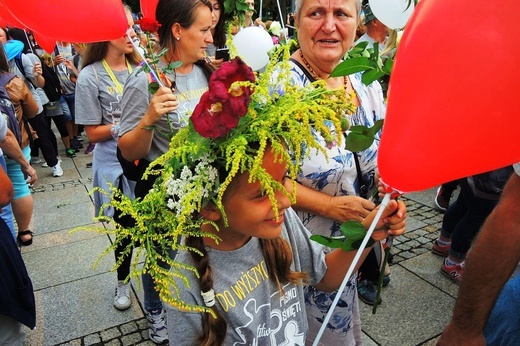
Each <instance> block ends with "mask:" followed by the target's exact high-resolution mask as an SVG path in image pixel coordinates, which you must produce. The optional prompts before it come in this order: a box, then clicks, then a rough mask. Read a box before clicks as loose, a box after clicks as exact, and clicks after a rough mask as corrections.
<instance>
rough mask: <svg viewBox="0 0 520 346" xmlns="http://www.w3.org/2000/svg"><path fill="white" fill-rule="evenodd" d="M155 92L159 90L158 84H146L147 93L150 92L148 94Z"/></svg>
mask: <svg viewBox="0 0 520 346" xmlns="http://www.w3.org/2000/svg"><path fill="white" fill-rule="evenodd" d="M157 90H159V83H157V82H151V83H150V84H148V91H149V92H150V94H152V95H153V94H155V93H156V92H157Z"/></svg>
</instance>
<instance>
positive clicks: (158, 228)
mask: <svg viewBox="0 0 520 346" xmlns="http://www.w3.org/2000/svg"><path fill="white" fill-rule="evenodd" d="M289 56H290V52H289V46H288V45H284V46H281V47H280V48H278V49H277V50H276V51H275V52H274V53H273V55H272V59H271V62H270V64H269V65H268V66H267V69H266V71H265V72H263V73H261V74H260V75H259V76H258V77H257V78H255V74H254V73H253V71H252V70H251V68H249V66H247V65H246V64H245V63H244V62H243V61H242V60H241V59H240V58H234V59H232V60H231V61H229V62H225V63H223V64H222V66H221V67H220V68H219V69H217V70H216V71H215V72H214V73H213V75H212V77H211V78H210V80H209V89H208V91H207V92H206V93H205V94H204V95H203V96H202V98H201V100H200V102H199V104H198V105H197V107H196V108H195V110H194V112H193V114H192V115H191V118H190V123H189V125H188V126H187V127H185V128H183V129H181V130H180V131H179V132H178V133H177V134H176V135H175V136H174V137H173V138H172V140H171V143H170V148H169V150H168V151H167V152H166V153H165V154H164V155H162V156H161V157H159V158H158V159H157V160H155V161H154V162H152V163H151V165H150V166H149V167H148V169H147V171H146V172H145V176H144V178H146V176H148V175H157V176H158V178H157V180H156V182H155V184H154V186H153V188H152V189H151V190H150V192H149V193H148V194H147V195H146V196H145V197H144V198H143V199H136V200H132V199H130V198H128V197H126V196H124V195H123V194H122V193H120V192H119V191H118V190H117V189H115V188H114V189H113V192H114V196H113V198H112V201H111V203H110V205H112V206H114V207H116V208H117V209H119V210H121V211H122V212H123V213H124V214H127V215H130V216H132V217H133V218H134V219H135V220H136V223H135V226H133V227H129V228H128V227H127V228H123V227H121V226H120V225H117V224H116V230H115V231H116V232H117V234H118V237H117V238H116V241H115V242H114V244H113V245H112V246H111V247H110V248H109V249H107V250H106V251H105V253H110V252H111V251H113V249H114V248H115V247H116V246H117V245H119V244H118V242H119V239H124V238H126V237H128V238H130V239H131V244H130V245H129V246H128V251H130V249H131V248H133V247H138V249H137V252H138V253H139V252H140V251H145V252H146V263H145V264H144V266H143V267H142V269H136V268H137V266H136V265H137V263H133V265H132V273H131V275H132V276H135V277H137V276H139V275H140V274H142V273H143V272H148V273H150V275H151V276H152V277H154V279H155V282H156V288H157V289H158V290H159V292H160V295H161V298H162V299H164V300H165V301H166V302H168V303H170V304H172V305H173V306H175V307H177V308H179V309H181V310H186V311H194V310H195V311H206V312H209V309H208V308H207V307H201V306H191V305H186V304H185V303H184V302H182V301H181V300H180V299H179V291H178V288H177V284H176V281H175V279H176V278H181V279H182V280H183V281H184V282H185V283H186V284H188V280H187V278H186V276H185V274H184V271H185V270H190V271H193V272H194V273H195V275H198V274H197V271H196V269H195V268H194V267H191V266H189V265H186V264H184V263H179V262H176V261H175V260H173V259H171V258H170V257H169V256H168V255H167V253H168V250H170V249H173V250H179V251H195V252H198V250H197V249H193V248H189V247H187V246H185V245H184V244H183V243H182V242H181V241H180V238H182V237H186V236H196V237H210V238H213V239H215V240H216V241H218V240H219V238H218V236H217V235H214V234H212V233H206V232H204V231H203V230H202V229H201V226H202V225H203V224H205V223H211V221H208V220H203V219H200V218H198V217H197V214H198V212H199V211H200V210H201V209H202V207H204V206H205V205H206V204H207V203H214V204H215V205H216V206H217V208H218V209H219V210H220V211H221V212H222V215H223V218H224V222H227V219H226V216H225V211H224V207H223V204H222V198H223V195H224V193H225V191H226V189H227V187H228V186H229V184H230V182H231V181H232V179H233V178H234V177H235V176H236V175H237V174H240V173H244V172H247V173H248V174H249V182H259V183H260V186H261V189H262V192H263V193H265V194H266V195H267V196H268V197H269V200H270V201H271V204H272V206H273V209H274V211H275V214H276V215H278V208H277V202H276V198H275V192H276V191H280V190H281V191H284V193H285V194H286V195H287V197H289V198H290V200H291V201H293V202H294V201H295V197H296V196H295V194H294V192H293V193H291V194H290V193H289V192H287V191H286V190H285V189H284V188H283V186H282V185H281V184H280V183H279V182H277V181H275V180H274V179H273V178H272V176H271V175H270V174H268V173H267V172H266V170H265V169H264V168H263V167H262V160H263V155H264V151H265V149H266V147H267V146H268V145H270V146H271V148H272V151H273V152H274V153H275V157H276V158H277V159H278V160H280V161H282V160H283V161H285V162H287V166H288V173H287V175H288V176H289V177H290V178H291V179H292V180H293V181H295V179H296V176H297V174H298V172H299V167H300V165H299V163H300V162H301V160H302V159H303V158H304V157H305V156H306V155H308V154H309V151H310V150H311V149H312V148H315V149H317V150H321V151H323V150H324V149H323V147H322V146H321V145H320V144H319V143H318V141H317V139H316V137H315V132H317V133H320V134H321V135H322V136H323V137H324V138H325V139H326V140H327V141H328V142H333V141H336V140H341V136H336V135H335V134H336V133H340V132H341V131H343V130H345V128H346V127H345V126H346V124H345V122H346V119H345V117H344V116H342V115H344V114H346V113H347V112H350V111H352V110H353V108H352V104H351V103H350V101H349V99H348V98H347V95H346V93H345V91H344V90H327V89H326V87H325V84H324V82H323V81H321V82H320V81H319V82H316V83H313V84H312V85H310V86H308V87H304V88H298V87H295V86H293V85H292V83H291V80H290V74H289V72H290V65H289V63H288V60H289ZM331 129H332V130H331ZM224 170H225V172H226V176H225V177H222V176H220V177H219V172H222V171H224ZM295 190H296V189H293V191H295ZM213 225H214V226H215V227H217V225H215V224H213ZM217 229H218V227H217ZM135 258H136V259H138V258H139V256H138V255H136V256H135ZM119 262H120V261H119ZM119 262H118V263H117V264H116V266H117V265H118V264H119ZM160 262H165V263H167V264H169V265H170V267H171V268H170V269H169V270H167V269H163V268H162V267H161V266H160V265H159V263H160Z"/></svg>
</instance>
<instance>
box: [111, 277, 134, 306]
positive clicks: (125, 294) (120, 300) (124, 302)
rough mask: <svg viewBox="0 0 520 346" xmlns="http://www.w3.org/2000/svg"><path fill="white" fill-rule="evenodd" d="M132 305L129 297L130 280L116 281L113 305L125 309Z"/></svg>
mask: <svg viewBox="0 0 520 346" xmlns="http://www.w3.org/2000/svg"><path fill="white" fill-rule="evenodd" d="M130 305H132V300H131V299H130V282H129V283H126V284H125V283H124V281H121V280H120V281H118V282H117V287H116V295H115V297H114V306H115V308H116V309H118V310H126V309H128V308H129V307H130Z"/></svg>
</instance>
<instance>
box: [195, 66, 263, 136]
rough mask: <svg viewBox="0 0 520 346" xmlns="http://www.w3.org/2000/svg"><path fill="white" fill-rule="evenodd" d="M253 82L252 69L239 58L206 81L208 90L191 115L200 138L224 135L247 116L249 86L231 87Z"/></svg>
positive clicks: (249, 94) (249, 97) (249, 96)
mask: <svg viewBox="0 0 520 346" xmlns="http://www.w3.org/2000/svg"><path fill="white" fill-rule="evenodd" d="M240 81H249V82H251V83H254V81H255V75H254V73H253V70H251V68H250V67H249V66H247V65H246V64H245V63H244V62H243V61H242V60H241V59H240V58H235V59H233V60H231V61H229V62H225V63H223V64H222V66H221V67H220V68H219V69H218V70H216V71H215V72H214V73H213V75H212V76H211V78H210V80H209V88H208V91H206V92H205V93H204V95H202V97H201V99H200V101H199V103H198V104H197V106H196V107H195V109H194V111H193V114H192V115H191V122H192V123H193V127H194V128H195V131H197V132H198V133H199V134H200V135H201V136H203V137H208V138H219V137H223V136H225V135H227V134H228V133H229V132H231V130H233V129H234V128H235V127H236V126H237V125H238V121H239V120H240V118H241V117H243V116H244V115H246V113H247V107H248V106H249V103H250V102H251V93H252V90H251V88H250V87H248V86H234V87H233V88H232V89H231V90H230V88H231V85H232V84H233V83H234V82H240Z"/></svg>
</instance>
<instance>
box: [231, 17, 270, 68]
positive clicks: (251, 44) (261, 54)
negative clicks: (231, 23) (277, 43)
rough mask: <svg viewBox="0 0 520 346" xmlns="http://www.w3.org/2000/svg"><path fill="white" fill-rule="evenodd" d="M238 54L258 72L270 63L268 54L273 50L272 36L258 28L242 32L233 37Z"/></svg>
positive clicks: (254, 27)
mask: <svg viewBox="0 0 520 346" xmlns="http://www.w3.org/2000/svg"><path fill="white" fill-rule="evenodd" d="M233 44H234V45H235V47H236V49H237V54H238V56H240V57H241V58H242V60H244V62H245V63H246V64H248V65H249V66H250V67H251V68H252V69H253V71H258V70H260V69H262V68H264V67H265V66H267V64H268V63H269V55H267V52H268V51H270V50H271V48H273V40H272V38H271V35H269V33H268V32H267V31H265V30H264V29H262V28H260V27H258V26H250V27H247V28H244V29H242V30H240V31H239V32H238V33H237V34H236V35H235V37H233Z"/></svg>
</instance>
